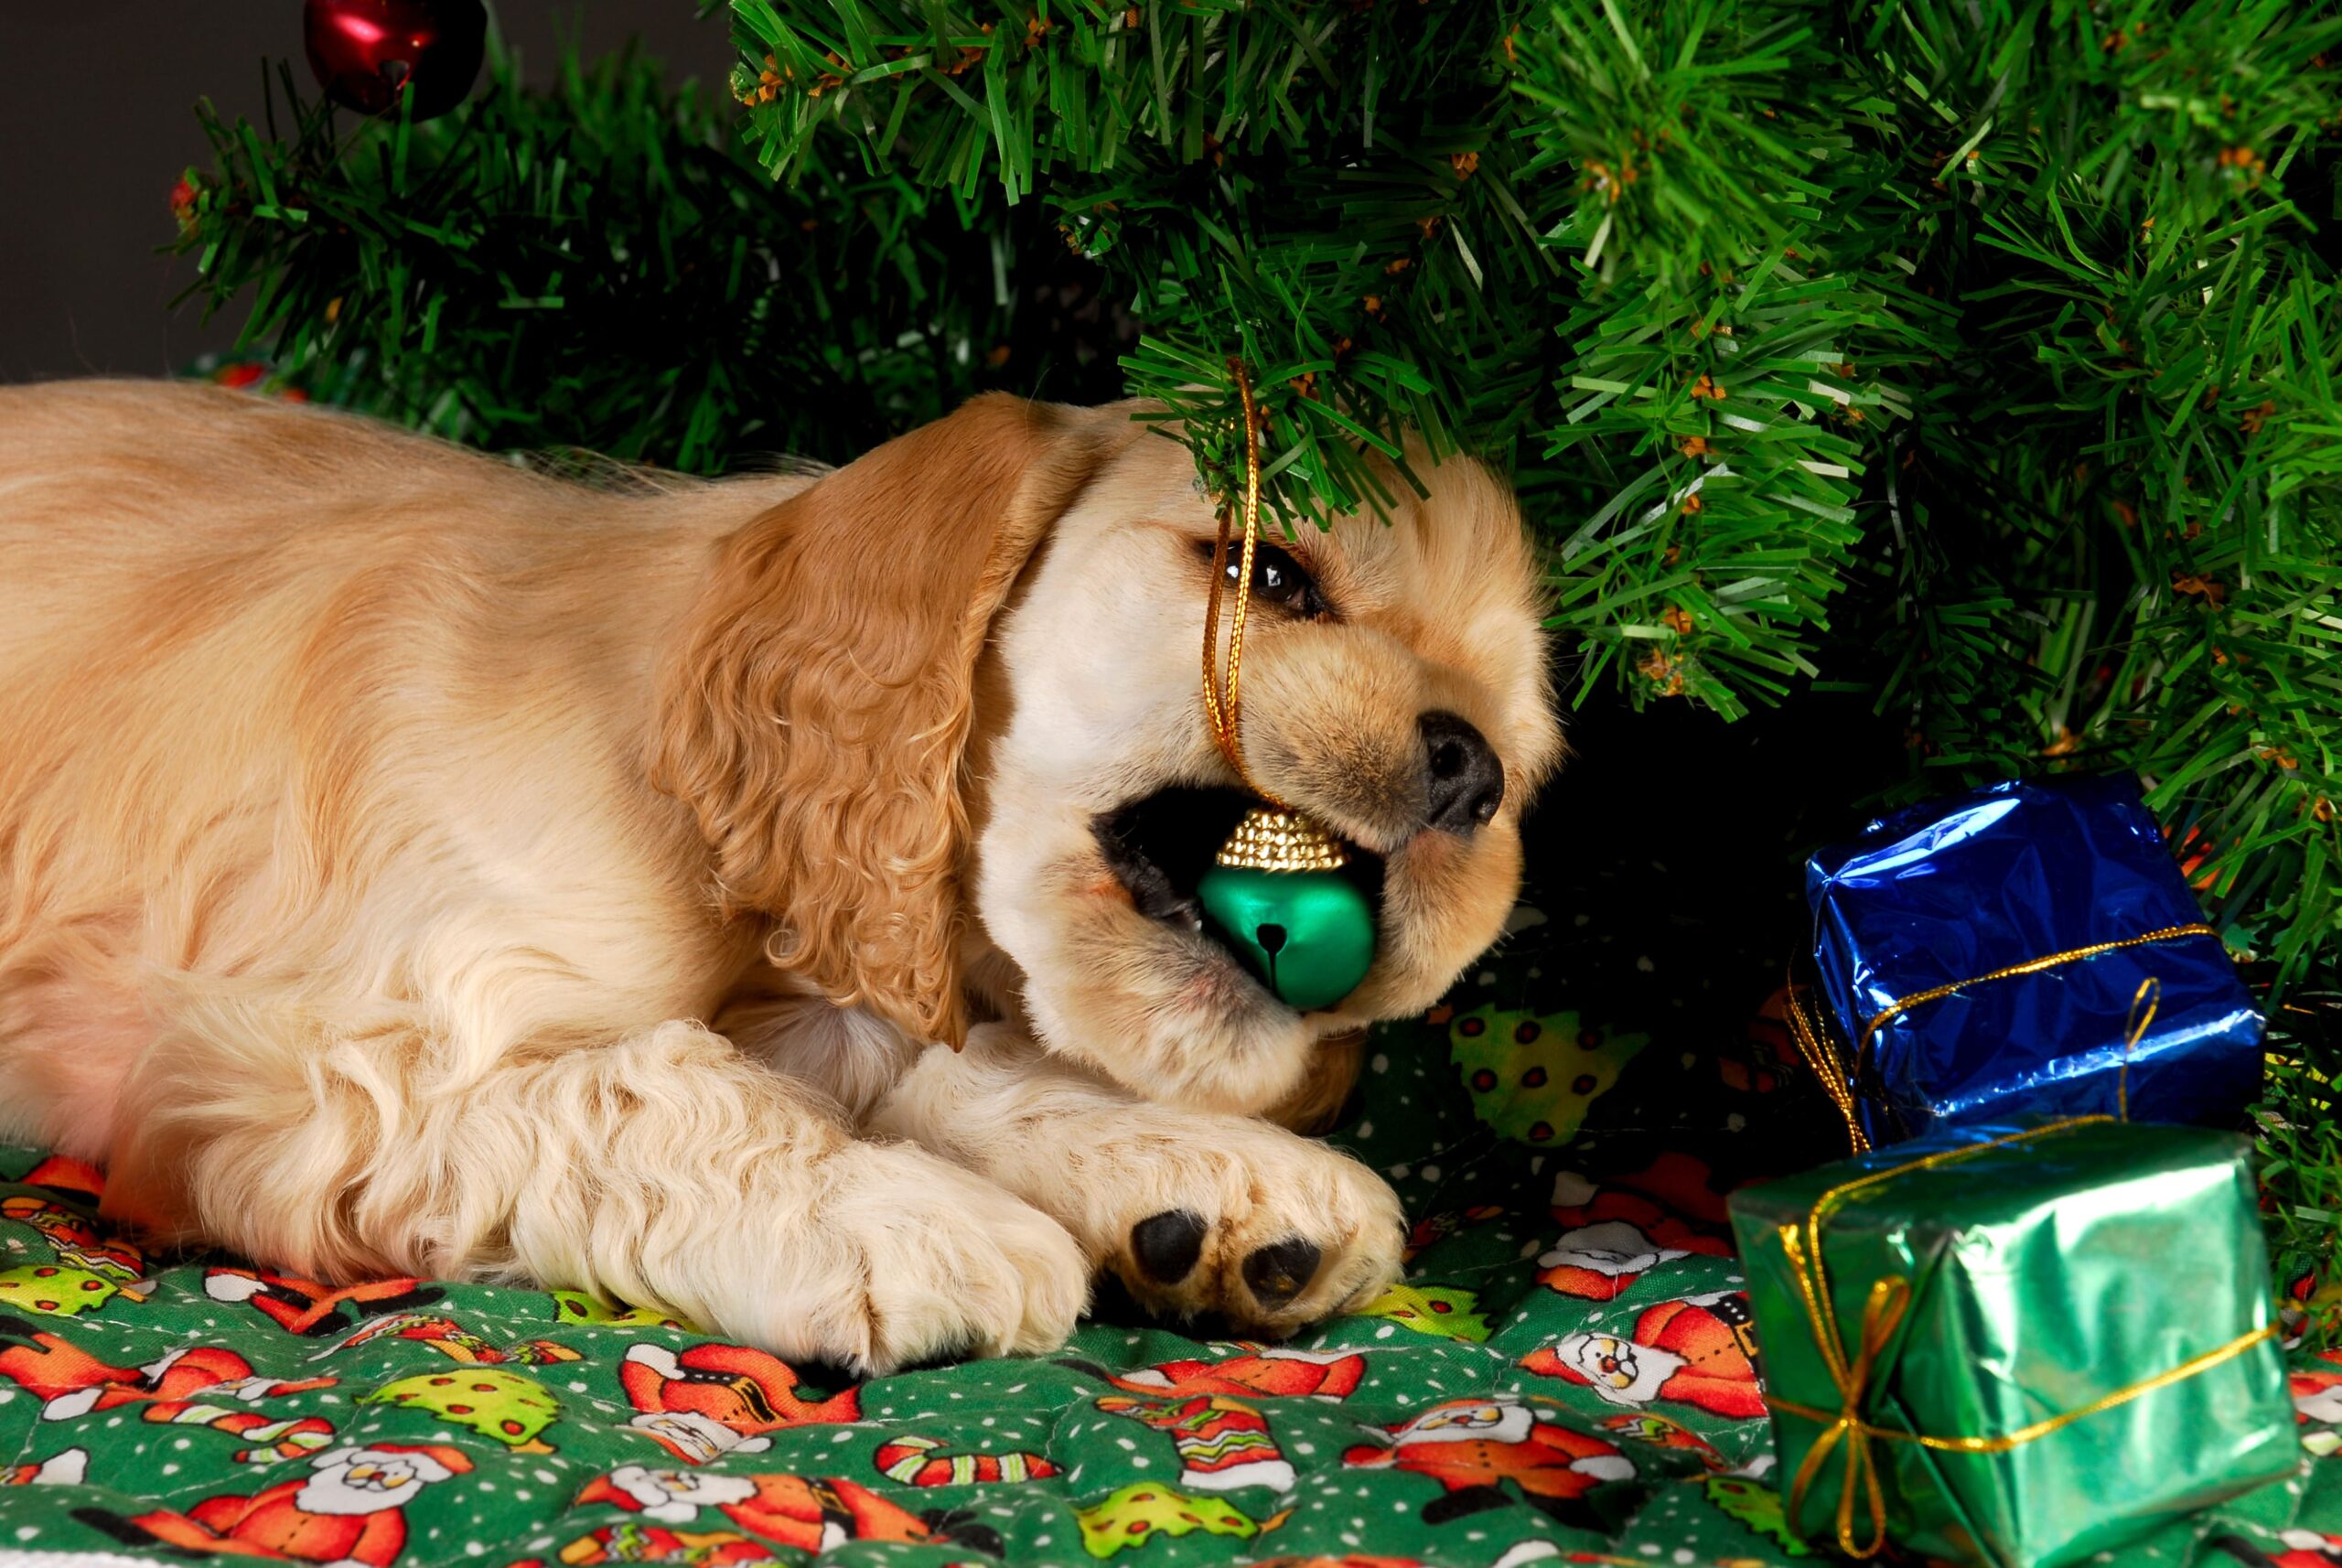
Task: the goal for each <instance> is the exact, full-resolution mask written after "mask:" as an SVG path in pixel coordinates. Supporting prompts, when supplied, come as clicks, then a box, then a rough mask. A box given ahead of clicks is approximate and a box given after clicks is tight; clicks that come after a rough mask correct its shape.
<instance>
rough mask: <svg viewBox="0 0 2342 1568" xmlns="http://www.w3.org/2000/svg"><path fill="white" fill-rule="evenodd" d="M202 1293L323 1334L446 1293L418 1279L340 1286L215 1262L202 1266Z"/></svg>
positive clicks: (291, 1329) (291, 1328)
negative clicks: (210, 1266)
mask: <svg viewBox="0 0 2342 1568" xmlns="http://www.w3.org/2000/svg"><path fill="white" fill-rule="evenodd" d="M203 1294H206V1295H208V1296H209V1297H210V1298H211V1299H212V1300H214V1301H225V1302H238V1301H241V1302H249V1303H250V1304H251V1305H252V1309H253V1310H254V1311H256V1312H258V1313H259V1314H260V1315H261V1316H263V1317H265V1318H267V1319H268V1320H269V1321H270V1322H272V1323H274V1324H275V1325H276V1326H278V1327H279V1328H282V1329H284V1330H285V1332H287V1333H288V1334H303V1335H308V1336H311V1337H323V1336H327V1335H333V1334H340V1333H344V1332H346V1331H347V1330H349V1328H351V1327H354V1326H356V1324H357V1322H358V1320H359V1319H360V1318H361V1317H371V1316H373V1315H374V1314H376V1313H382V1312H398V1311H402V1310H403V1309H405V1308H408V1307H416V1306H428V1305H431V1304H432V1303H434V1302H435V1301H437V1300H438V1299H439V1298H440V1296H442V1295H443V1294H446V1293H445V1292H443V1291H441V1290H439V1289H438V1288H437V1287H436V1286H433V1285H426V1284H424V1283H423V1282H422V1281H421V1280H414V1279H398V1280H365V1281H361V1282H360V1283H357V1284H354V1285H338V1286H337V1285H328V1284H319V1283H317V1281H315V1280H304V1279H296V1278H295V1277H294V1276H292V1275H290V1274H272V1273H264V1272H263V1271H261V1270H258V1269H237V1268H214V1269H206V1270H205V1271H204V1272H203Z"/></svg>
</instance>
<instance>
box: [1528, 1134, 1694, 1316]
mask: <svg viewBox="0 0 2342 1568" xmlns="http://www.w3.org/2000/svg"><path fill="white" fill-rule="evenodd" d="M1706 1173H1707V1167H1706V1166H1705V1165H1701V1164H1700V1163H1699V1162H1698V1161H1696V1160H1692V1159H1690V1158H1688V1157H1686V1156H1683V1155H1668V1156H1666V1157H1664V1158H1662V1159H1660V1160H1659V1161H1657V1162H1655V1163H1654V1164H1653V1165H1651V1166H1650V1167H1649V1169H1647V1170H1645V1171H1642V1172H1640V1173H1638V1175H1635V1176H1627V1177H1624V1178H1621V1184H1620V1185H1619V1186H1616V1187H1602V1188H1596V1187H1595V1186H1594V1185H1593V1184H1592V1183H1591V1182H1589V1181H1587V1180H1586V1179H1585V1177H1584V1176H1578V1175H1576V1174H1575V1173H1574V1172H1568V1171H1564V1172H1563V1173H1562V1174H1561V1175H1559V1176H1555V1177H1554V1178H1553V1218H1554V1219H1555V1220H1556V1221H1558V1222H1559V1223H1560V1224H1561V1225H1563V1227H1564V1229H1563V1232H1562V1234H1561V1235H1560V1236H1559V1237H1558V1238H1556V1239H1555V1240H1554V1242H1553V1245H1552V1247H1551V1248H1550V1249H1548V1250H1547V1251H1545V1253H1544V1254H1543V1255H1542V1256H1541V1257H1539V1258H1538V1260H1537V1266H1538V1267H1539V1269H1541V1270H1542V1273H1539V1274H1538V1276H1537V1279H1538V1282H1539V1283H1542V1284H1543V1285H1544V1286H1545V1287H1546V1288H1547V1289H1549V1290H1555V1291H1559V1292H1560V1293H1561V1294H1563V1295H1573V1296H1577V1297H1580V1298H1582V1299H1584V1300H1586V1301H1613V1300H1616V1299H1617V1296H1618V1295H1619V1294H1620V1293H1621V1292H1623V1291H1625V1290H1626V1289H1627V1287H1628V1286H1629V1285H1631V1284H1633V1283H1635V1282H1636V1281H1637V1280H1638V1279H1639V1278H1641V1277H1642V1275H1643V1274H1645V1273H1648V1272H1649V1271H1650V1270H1651V1269H1653V1268H1656V1267H1658V1266H1659V1265H1660V1264H1661V1263H1666V1262H1673V1261H1674V1260H1676V1259H1678V1258H1688V1257H1692V1256H1694V1255H1698V1256H1703V1257H1713V1258H1724V1257H1729V1256H1731V1255H1732V1243H1731V1241H1730V1240H1729V1237H1728V1234H1727V1233H1726V1232H1725V1230H1724V1229H1723V1224H1722V1222H1723V1220H1724V1207H1723V1205H1724V1200H1723V1199H1722V1198H1720V1197H1715V1196H1714V1194H1713V1193H1712V1192H1710V1191H1709V1190H1708V1187H1707V1182H1706ZM1652 1188H1656V1189H1658V1190H1659V1191H1662V1192H1665V1193H1667V1194H1668V1195H1670V1196H1671V1197H1680V1198H1681V1201H1683V1202H1684V1203H1686V1204H1687V1205H1689V1206H1690V1208H1692V1210H1693V1218H1690V1219H1687V1218H1685V1217H1684V1215H1682V1214H1681V1213H1679V1212H1677V1211H1676V1210H1675V1209H1674V1208H1671V1207H1669V1206H1668V1204H1666V1203H1665V1202H1662V1201H1661V1200H1660V1197H1656V1196H1654V1195H1653V1192H1652V1191H1650V1190H1649V1189H1652ZM1703 1220H1704V1221H1706V1223H1702V1221H1703Z"/></svg>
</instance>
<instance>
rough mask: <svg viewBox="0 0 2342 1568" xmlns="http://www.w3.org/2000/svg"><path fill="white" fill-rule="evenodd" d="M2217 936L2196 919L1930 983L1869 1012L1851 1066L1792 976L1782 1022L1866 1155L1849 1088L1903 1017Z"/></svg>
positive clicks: (2120, 1100)
mask: <svg viewBox="0 0 2342 1568" xmlns="http://www.w3.org/2000/svg"><path fill="white" fill-rule="evenodd" d="M2218 935H2219V933H2218V931H2215V930H2214V929H2212V928H2211V927H2209V926H2208V925H2206V924H2204V923H2203V922H2202V921H2200V920H2198V921H2196V922H2193V923H2192V924H2189V925H2185V926H2164V927H2160V928H2158V929H2155V930H2152V931H2146V932H2143V933H2141V934H2140V935H2138V936H2135V937H2123V938H2121V939H2119V940H2114V941H2111V942H2092V943H2091V944H2090V946H2088V947H2079V948H2068V949H2067V950H2065V951H2063V952H2053V953H2045V954H2044V955H2042V956H2041V957H2039V958H2030V959H2027V960H2025V961H2024V962H2023V963H2013V964H2010V965H2008V966H2007V967H2006V968H2004V969H1995V970H1993V971H1991V972H1987V973H1984V974H1971V975H1970V976H1969V977H1968V978H1967V979H1965V980H1955V981H1951V982H1950V983H1947V984H1943V985H1931V986H1929V987H1928V989H1926V990H1925V991H1914V992H1913V993H1911V994H1909V995H1908V996H1897V997H1896V998H1894V999H1893V1000H1892V1001H1890V1002H1888V1003H1887V1004H1886V1005H1885V1006H1884V1007H1882V1008H1880V1009H1879V1010H1878V1011H1877V1012H1876V1013H1875V1014H1873V1015H1871V1016H1870V1018H1869V1020H1868V1021H1866V1022H1865V1023H1864V1025H1863V1032H1862V1037H1861V1039H1860V1040H1858V1041H1857V1042H1856V1043H1855V1046H1854V1053H1853V1062H1852V1063H1851V1065H1850V1064H1849V1063H1848V1062H1847V1060H1846V1058H1845V1055H1844V1053H1843V1052H1842V1050H1840V1049H1838V1048H1837V1040H1838V1036H1837V1035H1836V1032H1835V1031H1834V1030H1833V1029H1832V1026H1831V1023H1830V1020H1829V1017H1828V1016H1827V1015H1825V1014H1824V1013H1823V1012H1822V1010H1821V1004H1820V1003H1819V1002H1817V1001H1816V1000H1815V994H1816V988H1815V987H1813V986H1810V985H1800V984H1799V983H1797V982H1796V980H1795V978H1794V977H1791V979H1790V980H1789V985H1788V988H1787V991H1788V1006H1787V1022H1788V1024H1789V1040H1790V1043H1791V1044H1793V1045H1794V1046H1796V1047H1797V1051H1798V1055H1799V1056H1800V1057H1802V1058H1805V1065H1806V1066H1807V1067H1808V1068H1809V1069H1811V1070H1812V1072H1813V1076H1814V1077H1815V1078H1816V1079H1819V1080H1820V1082H1821V1088H1822V1092H1823V1093H1825V1094H1827V1095H1829V1097H1830V1101H1831V1103H1832V1106H1834V1107H1835V1108H1836V1110H1837V1112H1838V1114H1839V1116H1840V1117H1841V1118H1842V1120H1843V1121H1844V1122H1845V1123H1846V1141H1847V1143H1848V1144H1850V1145H1851V1146H1852V1148H1853V1152H1854V1153H1855V1154H1857V1155H1860V1154H1865V1153H1867V1152H1868V1151H1869V1149H1870V1140H1869V1139H1868V1138H1865V1137H1864V1135H1863V1129H1862V1122H1861V1120H1860V1118H1859V1116H1858V1115H1857V1114H1856V1112H1857V1109H1858V1107H1857V1105H1856V1102H1855V1099H1854V1090H1853V1087H1852V1086H1853V1083H1854V1082H1858V1081H1859V1080H1860V1079H1861V1077H1862V1070H1863V1069H1864V1066H1865V1065H1867V1063H1868V1060H1869V1057H1870V1047H1871V1043H1872V1042H1873V1041H1874V1040H1875V1039H1876V1038H1877V1037H1878V1032H1879V1031H1880V1030H1881V1029H1883V1028H1885V1026H1887V1025H1888V1024H1890V1023H1892V1022H1894V1020H1895V1019H1896V1018H1897V1017H1899V1016H1901V1015H1903V1014H1905V1013H1907V1012H1909V1011H1910V1010H1911V1009H1912V1008H1914V1007H1919V1006H1924V1005H1926V1004H1928V1003H1930V1002H1940V1001H1942V1000H1943V999H1944V998H1945V997H1947V996H1950V994H1952V993H1954V992H1957V991H1964V990H1966V989H1967V988H1968V987H1970V986H1971V985H1985V984H1989V983H1992V982H1993V981H1996V980H2014V979H2015V978H2017V977H2018V976H2019V975H2026V974H2038V973H2040V972H2042V971H2043V970H2047V969H2056V968H2057V967H2059V966H2060V965H2062V964H2068V963H2078V962H2079V961H2081V960H2083V959H2086V958H2096V957H2097V956H2098V955H2099V954H2100V953H2109V952H2115V951H2119V950H2122V949H2123V948H2137V947H2147V946H2150V945H2152V944H2153V943H2155V942H2172V941H2177V940H2180V939H2181V938H2182V937H2217V936H2218ZM2150 985H2153V986H2154V987H2155V990H2156V993H2157V994H2158V995H2159V994H2160V993H2161V990H2162V987H2161V985H2160V983H2157V982H2155V981H2154V980H2153V979H2150V980H2148V981H2147V982H2145V983H2142V984H2141V985H2140V987H2139V993H2138V995H2136V996H2133V998H2132V1000H2131V1015H2132V1019H2133V1028H2132V1031H2131V1038H2130V1041H2129V1043H2128V1044H2126V1045H2125V1046H2124V1047H2122V1070H2121V1073H2120V1075H2119V1076H2118V1077H2117V1078H2116V1079H2115V1090H2114V1093H2115V1103H2116V1105H2117V1106H2118V1107H2119V1108H2121V1109H2122V1119H2123V1120H2124V1121H2126V1122H2127V1121H2129V1120H2130V1110H2129V1104H2130V1101H2129V1089H2130V1071H2131V1051H2132V1048H2133V1047H2135V1046H2136V1045H2137V1044H2138V1043H2139V1040H2140V1038H2141V1037H2142V1036H2144V1035H2145V1034H2146V1032H2147V1026H2148V1025H2149V1024H2150V1023H2152V1022H2153V1021H2154V1002H2153V1001H2152V1000H2150V1001H2148V1003H2147V1015H2146V1018H2145V1019H2143V1020H2142V1019H2140V1018H2139V1016H2138V1012H2139V1004H2140V1001H2141V999H2142V998H2144V997H2145V996H2146V995H2147V990H2148V987H2149V986H2150Z"/></svg>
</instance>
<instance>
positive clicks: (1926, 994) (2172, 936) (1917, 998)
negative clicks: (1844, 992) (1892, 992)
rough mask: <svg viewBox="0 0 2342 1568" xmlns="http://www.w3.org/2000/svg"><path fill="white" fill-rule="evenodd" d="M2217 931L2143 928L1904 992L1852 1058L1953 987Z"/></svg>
mask: <svg viewBox="0 0 2342 1568" xmlns="http://www.w3.org/2000/svg"><path fill="white" fill-rule="evenodd" d="M2218 934H2219V933H2218V932H2217V931H2215V930H2213V929H2212V928H2211V927H2209V926H2208V925H2206V924H2204V922H2203V921H2201V920H2197V921H2195V922H2193V923H2191V924H2188V925H2185V926H2165V927H2163V928H2161V929H2157V930H2153V931H2147V932H2144V933H2143V934H2141V935H2139V936H2135V937H2124V938H2122V939H2121V940H2118V941H2111V942H2092V943H2091V944H2090V946H2088V947H2086V948H2068V949H2067V950H2065V951H2064V952H2053V953H2048V954H2046V955H2045V956H2043V957H2040V958H2029V959H2027V960H2025V961H2024V962H2023V963H2013V964H2011V965H2009V966H2008V967H2007V968H2006V969H1996V970H1993V972H1991V973H1989V974H1971V975H1970V976H1969V977H1968V978H1967V979H1966V980H1955V981H1953V982H1952V983H1950V984H1949V985H1931V986H1929V987H1928V989H1926V990H1925V991H1914V992H1913V993H1911V994H1910V995H1908V996H1898V997H1896V999H1895V1000H1894V1001H1892V1002H1889V1003H1888V1004H1886V1005H1885V1006H1884V1007H1882V1008H1880V1009H1879V1010H1878V1011H1877V1012H1876V1013H1875V1014H1873V1015H1871V1017H1870V1021H1869V1022H1867V1023H1865V1024H1864V1026H1863V1037H1862V1038H1861V1039H1860V1040H1859V1041H1857V1042H1855V1045H1854V1060H1855V1062H1856V1063H1857V1064H1859V1063H1860V1062H1861V1061H1862V1059H1863V1057H1864V1055H1865V1054H1866V1053H1867V1052H1868V1051H1869V1050H1870V1043H1871V1040H1872V1039H1873V1038H1874V1037H1875V1036H1876V1035H1877V1034H1878V1032H1879V1030H1881V1029H1883V1028H1885V1026H1887V1025H1888V1024H1890V1023H1892V1022H1893V1021H1894V1020H1895V1018H1896V1016H1897V1015H1900V1014H1903V1013H1907V1012H1909V1011H1910V1010H1911V1009H1912V1008H1914V1007H1918V1006H1920V1005H1922V1004H1926V1003H1929V1002H1940V1001H1942V1000H1943V999H1944V998H1945V997H1947V996H1949V995H1950V994H1951V993H1953V992H1955V991H1964V990H1966V989H1967V988H1968V987H1969V986H1971V985H1983V984H1986V983H1990V982H1992V981H1995V980H2014V979H2015V978H2016V977H2017V976H2019V975H2022V974H2038V973H2040V972H2042V971H2043V970H2045V969H2056V968H2057V966H2058V965H2060V964H2068V963H2075V962H2079V961H2080V960H2082V959H2086V958H2096V957H2097V956H2098V955H2099V954H2100V953H2102V952H2114V951H2116V950H2120V949H2122V948H2140V947H2145V946H2147V945H2148V944H2150V943H2152V942H2172V941H2177V940H2179V939H2180V938H2182V937H2210V936H2218Z"/></svg>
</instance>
